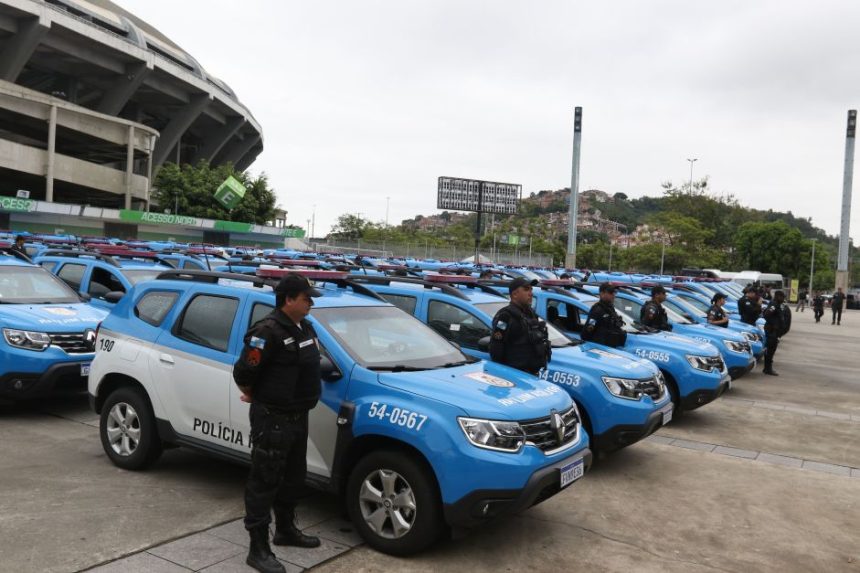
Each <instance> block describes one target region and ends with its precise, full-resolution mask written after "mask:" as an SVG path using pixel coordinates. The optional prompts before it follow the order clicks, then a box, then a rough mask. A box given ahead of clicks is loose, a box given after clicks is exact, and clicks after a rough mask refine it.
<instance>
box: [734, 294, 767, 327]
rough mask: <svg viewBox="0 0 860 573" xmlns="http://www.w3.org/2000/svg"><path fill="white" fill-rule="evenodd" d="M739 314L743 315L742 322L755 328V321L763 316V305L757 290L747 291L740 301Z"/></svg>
mask: <svg viewBox="0 0 860 573" xmlns="http://www.w3.org/2000/svg"><path fill="white" fill-rule="evenodd" d="M738 313H740V315H741V322H744V323H746V324H750V325H752V326H755V321H756V320H758V318H759V316H760V315H761V303H760V302H759V294H758V291H757V290H756V289H755V288H749V289H747V291H746V294H745V295H744V296H742V297H741V298H740V299H739V300H738Z"/></svg>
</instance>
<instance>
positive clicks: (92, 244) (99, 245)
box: [84, 241, 130, 251]
mask: <svg viewBox="0 0 860 573" xmlns="http://www.w3.org/2000/svg"><path fill="white" fill-rule="evenodd" d="M84 248H86V249H122V250H123V251H128V250H130V249H129V247H127V246H126V245H111V244H110V243H101V242H91V241H87V242H85V243H84Z"/></svg>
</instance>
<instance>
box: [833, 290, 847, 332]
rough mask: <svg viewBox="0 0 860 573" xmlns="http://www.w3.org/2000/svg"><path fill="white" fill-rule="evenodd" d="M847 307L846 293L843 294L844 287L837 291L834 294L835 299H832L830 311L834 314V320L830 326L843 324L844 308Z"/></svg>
mask: <svg viewBox="0 0 860 573" xmlns="http://www.w3.org/2000/svg"><path fill="white" fill-rule="evenodd" d="M844 305H845V293H844V292H842V287H839V288H838V289H836V292H835V293H833V298H831V299H830V310H831V311H832V312H833V320H832V321H830V324H836V325H839V324H842V307H843V306H844Z"/></svg>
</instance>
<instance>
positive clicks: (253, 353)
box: [245, 348, 263, 366]
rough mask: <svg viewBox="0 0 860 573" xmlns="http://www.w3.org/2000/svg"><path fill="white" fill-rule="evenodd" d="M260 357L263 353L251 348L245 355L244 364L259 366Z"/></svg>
mask: <svg viewBox="0 0 860 573" xmlns="http://www.w3.org/2000/svg"><path fill="white" fill-rule="evenodd" d="M262 357H263V353H262V352H260V349H259V348H251V349H250V350H249V351H248V352H246V353H245V364H247V365H248V366H259V365H260V360H261V359H262Z"/></svg>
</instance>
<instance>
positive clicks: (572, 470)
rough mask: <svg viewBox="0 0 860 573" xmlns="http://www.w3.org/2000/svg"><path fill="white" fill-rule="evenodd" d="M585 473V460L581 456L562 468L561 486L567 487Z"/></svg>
mask: <svg viewBox="0 0 860 573" xmlns="http://www.w3.org/2000/svg"><path fill="white" fill-rule="evenodd" d="M584 473H585V461H584V460H583V459H582V458H579V459H578V460H576V461H575V462H572V463H569V464H567V465H566V466H562V468H561V487H562V488H565V487H567V486H569V485H570V484H572V483H573V482H575V481H576V480H578V479H579V478H581V477H582V475H583V474H584Z"/></svg>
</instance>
